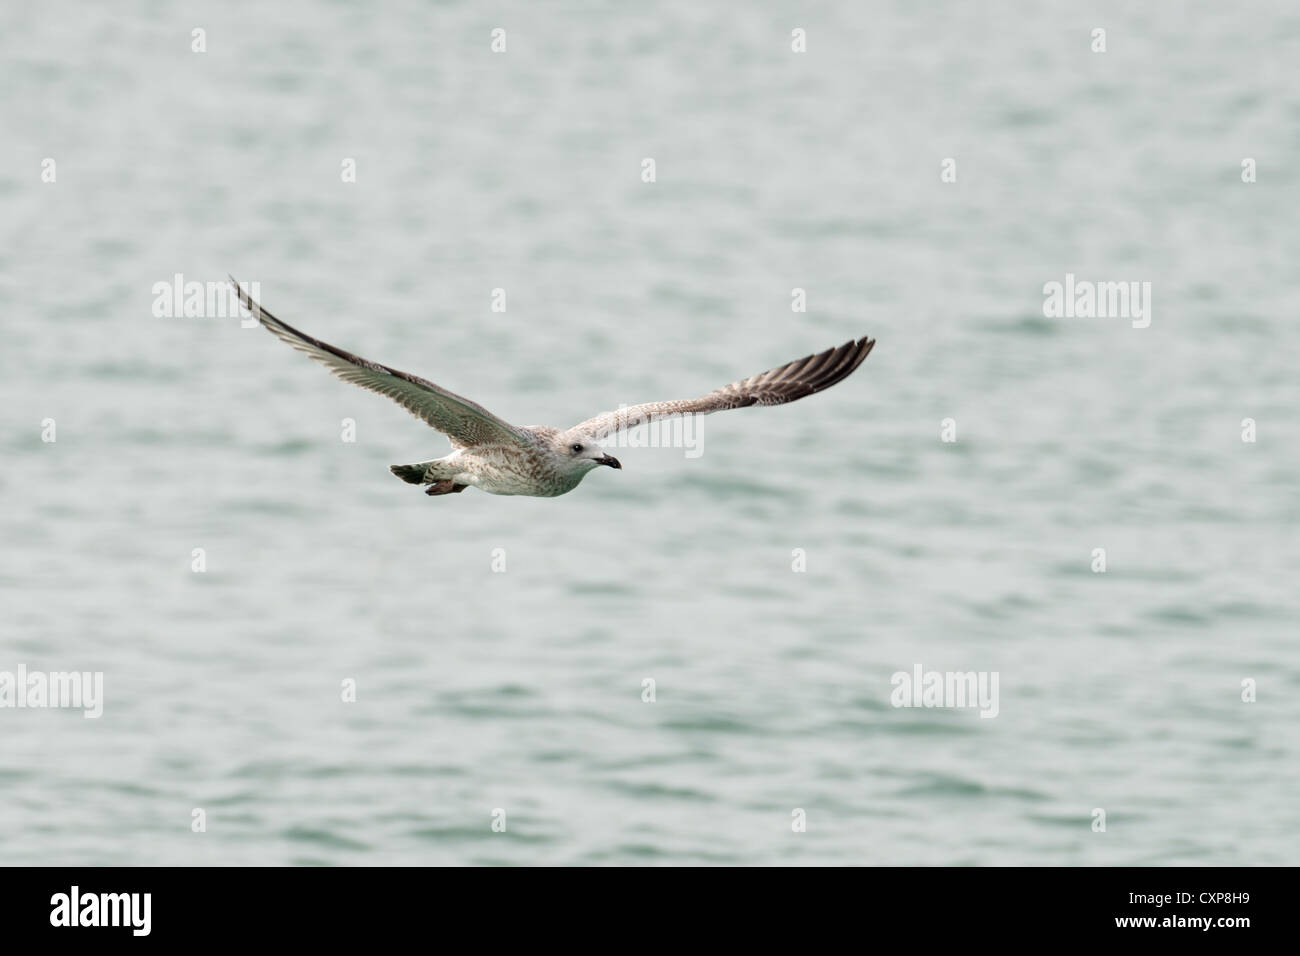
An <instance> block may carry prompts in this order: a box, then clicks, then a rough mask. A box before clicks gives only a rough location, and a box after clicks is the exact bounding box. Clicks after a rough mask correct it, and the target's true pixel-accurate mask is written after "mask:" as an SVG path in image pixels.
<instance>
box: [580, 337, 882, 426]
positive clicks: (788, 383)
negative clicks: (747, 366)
mask: <svg viewBox="0 0 1300 956" xmlns="http://www.w3.org/2000/svg"><path fill="white" fill-rule="evenodd" d="M875 344H876V340H875V339H871V338H866V337H865V336H864V337H863V338H860V339H858V340H856V341H853V342H845V343H844V344H843V345H841V346H839V347H838V348H833V349H827V350H826V351H825V352H818V353H817V354H816V355H809V356H806V357H805V358H801V359H795V361H793V362H788V363H786V364H785V365H782V366H780V367H779V368H774V369H769V370H768V371H766V372H760V373H759V374H757V375H751V376H750V377H749V378H746V379H742V380H741V381H739V382H732V383H731V384H730V385H724V386H722V387H721V388H715V389H714V390H713V391H711V392H709V394H707V395H704V396H701V397H700V398H687V399H683V400H681V401H675V402H647V403H645V404H644V405H632V406H630V407H628V408H620V409H618V410H617V411H613V412H605V413H604V414H603V415H597V416H596V417H595V418H589V419H587V420H586V421H585V422H583V423H582V424H580V425H576V426H575V427H576V428H580V429H582V430H583V431H585V432H586V433H587V434H589V435H591V436H592V437H593V438H596V439H601V438H606V437H608V436H609V435H610V434H611V433H613V432H616V431H619V430H620V429H624V428H635V427H636V426H637V425H641V424H644V423H645V422H652V421H655V420H657V419H660V418H671V417H673V416H676V415H709V414H711V413H713V412H721V411H725V410H727V409H729V408H745V407H747V406H749V405H784V404H785V403H786V402H793V401H795V400H796V399H800V398H803V397H804V396H805V395H812V394H813V393H814V392H820V391H823V390H825V389H828V388H830V387H831V386H832V385H834V384H836V383H837V382H842V381H843V380H844V379H846V378H848V377H849V375H851V374H852V373H853V370H854V369H856V368H857V367H858V366H859V365H861V364H862V360H863V359H865V358H866V357H867V354H868V353H869V352H870V351H871V347H872V346H873V345H875Z"/></svg>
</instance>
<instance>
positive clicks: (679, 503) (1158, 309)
mask: <svg viewBox="0 0 1300 956" xmlns="http://www.w3.org/2000/svg"><path fill="white" fill-rule="evenodd" d="M0 16H2V20H0V23H2V24H3V28H2V29H0V88H2V89H3V91H4V93H3V100H2V101H0V129H2V130H3V138H2V139H0V237H2V238H3V241H2V242H0V316H3V318H0V323H2V327H3V337H2V338H0V424H2V428H3V431H0V454H2V455H3V469H0V495H2V498H0V501H2V503H3V512H2V513H0V535H2V540H3V550H2V551H0V602H2V604H3V615H2V616H0V671H12V670H14V669H15V668H17V667H18V666H19V665H24V666H26V667H27V668H28V669H30V670H46V671H57V670H86V671H102V672H103V674H104V694H105V701H104V713H103V716H102V717H101V718H99V719H97V720H89V719H84V718H83V717H82V716H81V714H80V712H77V711H67V710H37V709H25V710H17V709H0V863H6V864H45V863H60V864H70V863H90V864H143V863H150V862H161V863H194V864H241V863H243V864H248V863H251V864H286V863H330V864H374V863H381V864H388V863H401V864H422V863H452V864H468V863H483V864H487V863H509V864H543V863H564V864H569V863H594V864H611V863H624V864H626V863H677V864H692V863H705V864H715V863H740V864H759V863H764V864H774V863H801V864H843V863H866V864H898V863H921V864H1020V863H1027V864H1187V863H1215V864H1219V863H1222V864H1228V863H1244V864H1278V863H1294V862H1295V861H1296V855H1297V854H1296V851H1297V842H1298V841H1297V836H1296V834H1297V826H1298V825H1300V809H1297V806H1298V805H1297V801H1296V798H1295V793H1296V788H1297V784H1298V783H1300V735H1298V732H1297V722H1298V721H1300V701H1298V698H1297V692H1298V691H1300V663H1298V659H1297V653H1296V639H1297V612H1298V611H1300V602H1298V601H1297V597H1296V577H1297V572H1298V571H1300V536H1297V534H1296V526H1297V519H1298V518H1300V495H1298V494H1297V486H1296V463H1297V455H1296V452H1295V449H1296V447H1297V439H1298V438H1300V435H1298V434H1297V432H1298V429H1297V423H1296V416H1297V412H1298V411H1300V385H1298V384H1297V383H1298V382H1300V376H1298V375H1297V368H1298V367H1300V339H1298V337H1297V330H1296V321H1297V318H1298V317H1300V316H1297V311H1298V308H1297V307H1298V306H1300V273H1297V269H1296V265H1295V264H1296V262H1297V261H1298V260H1300V230H1298V229H1297V226H1296V219H1295V210H1296V209H1297V208H1300V202H1298V201H1297V200H1300V188H1298V187H1300V179H1298V177H1297V168H1298V164H1300V137H1298V136H1297V132H1296V130H1297V123H1298V122H1300V84H1298V83H1297V78H1296V77H1297V74H1296V71H1295V63H1296V59H1297V54H1298V53H1300V15H1298V14H1297V11H1296V9H1295V8H1294V6H1293V5H1291V4H1285V3H1258V4H1252V3H1247V4H1245V5H1244V6H1241V5H1237V6H1232V5H1222V4H1214V3H1189V4H1179V5H1168V6H1166V5H1140V6H1135V5H1132V4H1127V3H1124V4H1121V3H1113V4H1112V3H1100V4H1090V5H1072V4H1071V5H1067V4H1041V3H1013V4H999V5H996V9H994V8H986V7H985V6H984V5H980V4H963V3H958V2H950V3H929V4H923V5H920V4H907V3H879V4H877V3H871V4H866V3H862V4H856V3H855V4H847V3H846V4H836V5H832V4H813V5H811V6H800V5H795V6H787V5H783V4H777V3H762V4H729V5H723V4H706V3H700V2H695V0H690V2H673V3H664V4H644V5H643V4H617V5H616V4H603V5H597V4H579V3H557V4H545V5H542V4H513V5H512V4H496V5H492V6H491V7H490V8H488V7H483V6H481V5H477V4H469V3H459V4H429V3H414V2H412V3H405V4H393V5H386V8H385V9H384V10H383V11H382V12H381V11H380V10H378V9H377V8H372V7H371V6H370V5H365V4H359V3H357V4H352V3H342V2H338V3H323V4H308V3H305V2H288V3H276V4H251V3H249V4H226V3H222V4H216V3H211V4H206V3H198V4H186V5H184V6H181V5H174V6H173V5H165V4H161V3H137V4H111V5H109V4H90V3H75V4H68V3H59V2H49V3H42V4H39V5H36V4H33V5H23V6H15V5H10V6H7V7H6V8H5V10H4V13H3V14H2V15H0ZM196 27H201V28H203V29H205V30H206V42H207V52H206V53H202V54H199V53H194V52H191V42H192V40H191V31H192V30H193V29H195V28H196ZM497 27H502V28H504V29H505V30H506V31H507V51H506V52H505V53H503V54H494V53H493V52H492V51H491V49H490V43H491V31H492V30H493V29H494V28H497ZM1094 27H1104V28H1105V29H1106V30H1107V41H1108V48H1107V51H1106V52H1105V53H1104V54H1103V53H1093V52H1092V51H1091V50H1090V44H1091V39H1090V33H1091V31H1092V29H1093V28H1094ZM795 28H802V29H805V30H806V31H807V38H808V39H807V47H808V48H807V52H806V53H802V54H796V53H793V52H792V51H791V30H793V29H795ZM646 157H652V158H654V159H655V160H656V167H657V181H656V182H654V183H653V184H647V183H644V182H642V181H641V163H642V160H643V159H644V158H646ZM948 157H952V158H955V159H956V161H957V170H958V176H957V181H956V182H955V183H944V182H941V179H940V173H941V163H942V162H943V160H944V159H945V158H948ZM1247 157H1249V158H1253V159H1255V160H1256V162H1257V165H1258V181H1257V182H1255V183H1253V184H1246V183H1243V182H1242V181H1241V163H1242V160H1243V159H1244V158H1247ZM47 158H52V159H54V160H55V162H56V169H57V179H56V181H55V182H53V183H47V182H42V179H41V174H42V162H43V160H45V159H47ZM347 158H351V159H354V160H355V162H356V169H357V179H356V182H355V183H344V182H342V181H341V175H340V171H341V164H342V163H343V161H344V160H345V159H347ZM228 270H229V271H233V272H234V273H235V274H236V275H238V276H240V277H241V278H244V279H247V280H250V281H257V282H259V283H260V284H261V293H262V298H263V301H264V302H265V304H266V305H267V307H268V308H270V309H271V310H272V311H274V312H276V313H277V314H279V315H281V316H282V317H283V318H285V319H286V320H288V321H290V322H292V323H294V324H296V325H299V326H301V327H303V328H305V329H306V330H308V331H310V332H313V333H315V334H317V335H319V336H321V337H323V338H325V339H326V340H328V341H332V342H335V343H338V344H340V345H343V346H345V347H349V348H352V349H355V350H356V351H358V352H360V353H361V354H362V355H365V356H367V357H369V358H372V359H375V360H378V361H384V362H388V363H390V364H393V365H396V366H398V367H400V368H405V369H409V370H411V371H415V372H417V373H420V374H423V375H426V376H428V377H430V378H432V379H434V380H435V381H437V382H439V383H441V384H443V385H446V386H448V387H451V388H454V389H457V390H459V391H462V392H464V393H466V394H468V395H470V396H471V397H473V398H475V399H477V400H479V401H481V402H482V403H484V404H485V405H487V406H488V407H489V408H491V409H493V410H494V411H496V412H497V413H499V414H501V415H502V416H504V417H506V418H508V419H511V420H513V421H517V422H521V423H546V424H557V425H559V424H570V423H573V422H576V421H578V420H580V419H582V418H585V417H587V416H588V415H590V414H593V413H595V412H597V411H600V410H603V409H606V408H612V407H617V406H618V405H619V404H621V403H625V402H629V403H630V402H636V401H643V400H649V399H660V398H674V397H682V396H688V395H693V394H698V393H700V392H702V391H705V390H707V389H709V388H712V387H714V386H715V385H720V384H722V383H724V382H727V381H731V380H732V379H734V378H737V377H740V376H742V375H747V374H750V373H753V372H757V371H760V370H761V369H764V368H768V367H770V366H772V365H776V364H779V363H781V362H784V361H786V360H788V359H791V358H795V357H797V356H799V355H803V354H806V353H807V352H809V351H812V350H814V349H820V348H823V347H826V346H829V345H832V344H837V343H839V342H842V341H844V340H846V339H848V338H850V337H853V336H856V335H860V334H864V333H867V334H871V335H873V336H875V337H876V338H877V339H878V341H879V344H878V345H877V347H876V350H875V352H874V353H873V354H872V355H871V357H870V358H869V359H868V360H867V362H866V364H865V365H864V366H863V367H862V369H861V370H860V371H859V372H858V373H857V374H856V375H855V376H854V377H852V378H850V379H849V380H848V381H846V382H845V383H843V384H841V385H839V386H837V387H836V388H835V389H833V390H831V391H829V392H826V393H825V394H822V395H817V396H814V397H812V398H809V399H807V400H805V401H802V402H799V403H797V404H793V405H790V406H786V407H782V408H774V409H760V410H755V409H748V410H743V411H738V412H732V413H728V414H726V415H720V416H714V417H711V418H709V419H707V420H705V421H704V423H703V438H704V446H703V447H704V454H703V455H702V456H700V457H698V458H695V459H689V460H688V459H687V458H686V457H685V456H684V455H683V453H682V451H681V450H672V449H651V448H643V449H628V448H625V449H620V450H618V451H617V454H618V455H619V457H620V458H621V459H622V461H623V465H624V470H623V471H621V472H613V471H609V470H605V469H602V470H601V471H600V472H598V473H596V474H593V475H592V476H590V477H589V478H588V479H587V480H586V481H585V482H584V483H583V485H582V486H581V487H580V488H579V489H578V490H577V491H575V492H574V493H572V494H570V495H568V496H566V497H563V498H559V499H554V500H531V499H522V498H495V497H490V496H487V495H483V494H480V493H477V492H474V491H469V492H466V493H465V494H462V495H458V496H454V497H447V498H435V499H428V498H425V497H424V496H423V495H421V494H420V493H419V492H418V490H417V489H413V488H411V487H410V486H407V485H403V484H402V483H400V482H399V481H397V480H396V479H395V478H394V477H393V476H392V475H390V474H389V473H388V470H387V468H388V465H389V464H390V463H393V462H406V461H413V460H417V459H419V458H425V457H432V456H434V455H439V454H442V453H443V452H444V451H445V447H446V446H445V443H444V442H443V440H442V439H441V437H440V436H438V435H437V434H435V433H433V432H431V431H428V430H427V429H425V428H424V426H422V425H421V424H420V423H418V422H416V421H415V420H414V419H411V418H410V417H408V416H407V415H406V414H405V413H404V412H403V411H401V410H400V409H398V408H397V407H396V406H393V405H391V404H390V403H388V402H387V401H385V400H384V399H383V398H380V397H376V396H373V395H368V394H366V393H364V392H361V391H359V390H357V389H353V388H351V387H349V386H347V385H345V384H342V383H340V382H338V381H336V380H333V379H331V378H330V377H329V376H328V375H327V374H326V373H325V372H324V371H323V370H322V369H320V368H319V367H316V366H314V365H313V364H312V363H310V362H309V361H307V360H306V359H305V358H303V357H302V356H300V355H297V354H295V353H293V352H292V351H290V350H289V349H287V348H285V347H284V346H283V345H281V344H280V343H278V342H276V341H275V340H274V339H272V338H271V337H270V336H268V335H266V334H265V333H264V332H262V331H260V330H258V329H243V328H240V327H239V323H238V321H237V320H233V319H217V318H206V319H184V318H157V317H155V316H154V315H153V314H152V311H151V305H152V302H153V298H154V296H153V293H152V291H151V290H152V287H153V285H154V283H157V282H160V281H164V282H165V281H170V280H171V277H172V276H173V275H174V274H176V273H181V274H183V275H184V276H185V277H186V278H187V279H191V280H198V281H211V280H219V279H221V277H222V276H224V274H225V273H226V271H228ZM1067 273H1073V274H1075V275H1077V276H1079V277H1081V278H1085V279H1091V280H1096V281H1128V280H1134V281H1149V282H1151V283H1152V296H1153V298H1152V306H1153V308H1152V321H1151V324H1150V327H1148V328H1145V329H1136V328H1133V327H1132V324H1131V323H1130V322H1129V321H1127V320H1124V319H1048V318H1045V317H1044V316H1043V291H1042V290H1043V285H1044V283H1047V282H1051V281H1060V280H1063V278H1064V276H1065V275H1066V274H1067ZM795 287H798V288H803V289H805V290H807V296H808V310H807V312H806V313H794V312H792V311H791V307H790V303H791V289H792V288H795ZM496 288H503V289H505V290H506V293H507V310H506V311H505V312H504V313H502V312H493V311H492V310H491V296H492V290H493V289H496ZM345 418H351V419H353V420H354V421H355V422H356V430H357V435H356V437H357V440H356V441H355V442H352V443H348V442H344V441H342V440H341V437H340V435H341V421H342V420H343V419H345ZM946 418H952V419H954V420H955V423H956V429H957V441H956V442H955V443H945V442H943V441H941V440H940V428H941V426H940V423H941V421H943V420H944V419H946ZM1245 418H1251V419H1254V420H1255V422H1256V424H1257V429H1258V432H1257V441H1255V442H1253V443H1248V442H1243V441H1242V425H1241V422H1242V420H1243V419H1245ZM46 419H53V420H54V422H55V423H56V426H55V427H56V436H57V440H56V441H54V442H52V443H51V442H44V441H42V430H43V425H42V422H43V421H44V420H46ZM196 548H202V549H204V553H205V555H206V568H207V569H206V571H205V572H204V573H193V572H192V571H191V562H192V560H193V559H192V553H193V551H194V549H196ZM1095 548H1105V549H1106V554H1107V570H1106V572H1105V573H1104V574H1096V573H1093V571H1092V570H1091V563H1092V560H1093V559H1092V553H1093V549H1095ZM496 549H503V551H501V552H497V551H496ZM795 549H802V550H803V552H804V553H805V554H806V561H807V570H806V571H805V572H802V573H796V572H794V571H792V561H793V560H794V559H793V558H792V552H793V551H794V550H795ZM494 553H496V554H497V555H498V557H499V556H500V555H501V554H504V560H505V571H504V572H503V573H502V572H496V571H494V570H493V555H494ZM916 664H920V665H922V666H923V667H924V668H926V669H927V670H929V669H934V670H940V671H967V670H974V671H989V672H993V671H996V672H998V674H999V675H1000V687H1001V699H1000V708H999V713H998V716H997V717H996V718H995V719H991V720H986V719H981V718H980V717H979V716H978V715H977V714H976V713H974V712H972V711H969V710H944V709H928V710H915V709H896V708H894V707H892V706H891V705H890V700H889V698H890V691H891V683H890V681H891V675H893V674H894V673H895V672H897V671H910V670H911V669H912V668H913V666H914V665H916ZM646 679H653V680H654V681H655V688H656V699H655V701H654V702H653V703H646V702H644V701H643V700H642V686H643V683H642V682H643V681H644V680H646ZM1247 679H1251V680H1254V681H1255V682H1256V684H1257V688H1258V691H1257V692H1258V699H1257V701H1256V702H1255V703H1250V704H1248V703H1243V702H1242V700H1241V695H1242V681H1243V680H1247ZM346 680H354V681H355V682H356V686H357V700H356V701H355V703H343V702H342V701H341V699H340V698H341V691H340V688H341V684H342V682H344V681H346ZM195 808H202V809H203V810H204V811H205V812H206V818H207V829H206V832H203V833H195V832H192V828H191V819H192V813H193V811H194V810H195ZM498 808H499V809H502V810H504V811H505V813H506V820H507V827H506V830H505V832H493V829H492V821H493V811H494V810H496V809H498ZM1096 808H1101V809H1104V810H1105V811H1106V814H1107V828H1106V832H1104V833H1098V832H1094V831H1093V828H1092V821H1093V811H1094V809H1096ZM796 809H801V810H803V811H805V813H806V816H807V831H806V832H803V833H796V832H792V812H793V811H794V810H796Z"/></svg>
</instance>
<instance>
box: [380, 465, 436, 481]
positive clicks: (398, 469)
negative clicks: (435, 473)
mask: <svg viewBox="0 0 1300 956" xmlns="http://www.w3.org/2000/svg"><path fill="white" fill-rule="evenodd" d="M435 460H436V459H435ZM432 464H433V461H417V462H416V463H415V464H413V465H391V466H390V467H389V470H390V471H392V473H393V474H395V475H396V476H397V477H398V478H401V479H402V480H403V481H405V482H408V483H409V484H412V485H422V484H424V483H425V482H426V481H428V480H429V479H427V478H425V475H427V474H428V473H429V466H430V465H432Z"/></svg>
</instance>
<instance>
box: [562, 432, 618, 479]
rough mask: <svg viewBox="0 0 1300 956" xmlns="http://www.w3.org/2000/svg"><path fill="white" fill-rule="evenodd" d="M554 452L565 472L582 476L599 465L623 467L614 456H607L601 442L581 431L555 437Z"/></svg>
mask: <svg viewBox="0 0 1300 956" xmlns="http://www.w3.org/2000/svg"><path fill="white" fill-rule="evenodd" d="M553 450H554V451H555V454H556V455H558V456H559V458H560V461H561V467H562V468H564V470H566V471H574V472H577V473H578V474H581V475H585V474H586V473H587V472H589V471H591V469H593V468H595V467H597V466H598V465H608V466H609V467H610V468H622V467H623V466H622V465H620V464H619V463H618V459H617V458H615V457H614V456H613V455H607V454H605V449H603V448H601V447H600V442H598V441H596V439H594V438H592V437H591V436H590V435H587V434H585V433H583V432H580V431H573V430H570V431H567V432H560V433H559V434H558V435H556V436H555V442H554V445H553Z"/></svg>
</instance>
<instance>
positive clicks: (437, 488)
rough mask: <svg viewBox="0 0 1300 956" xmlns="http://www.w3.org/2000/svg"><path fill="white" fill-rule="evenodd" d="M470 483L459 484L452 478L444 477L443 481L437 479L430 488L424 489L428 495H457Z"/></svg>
mask: <svg viewBox="0 0 1300 956" xmlns="http://www.w3.org/2000/svg"><path fill="white" fill-rule="evenodd" d="M468 487H469V485H458V484H456V482H454V481H452V480H451V479H450V478H444V479H443V480H442V481H435V482H434V483H433V484H431V485H430V486H429V487H428V488H426V489H424V493H425V494H426V495H456V494H460V493H461V492H462V491H464V490H465V489H466V488H468Z"/></svg>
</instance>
